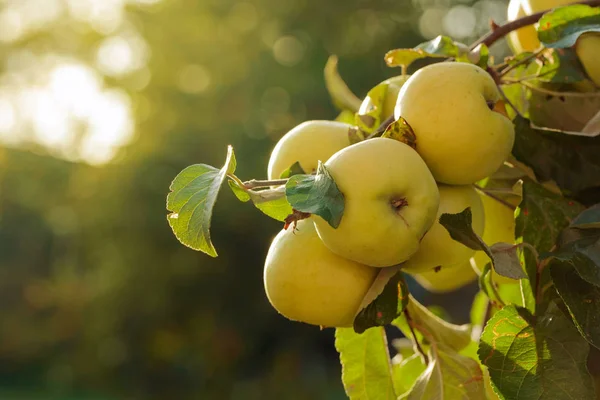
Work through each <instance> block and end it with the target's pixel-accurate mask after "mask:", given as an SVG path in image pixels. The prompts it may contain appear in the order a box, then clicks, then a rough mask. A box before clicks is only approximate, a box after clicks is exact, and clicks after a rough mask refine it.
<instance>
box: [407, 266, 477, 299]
mask: <svg viewBox="0 0 600 400" xmlns="http://www.w3.org/2000/svg"><path fill="white" fill-rule="evenodd" d="M413 276H414V278H415V279H416V281H417V282H419V285H421V286H423V287H424V288H425V289H427V290H428V291H430V292H431V293H448V292H453V291H455V290H458V289H460V288H461V287H463V286H466V285H468V284H469V283H471V282H473V281H474V280H475V279H477V274H476V273H475V271H473V268H472V267H471V264H470V263H469V262H468V261H467V262H466V263H465V264H462V265H460V266H458V267H449V268H448V267H442V268H441V269H440V270H439V271H437V272H436V270H434V269H432V270H429V271H425V272H421V273H419V274H414V275H413Z"/></svg>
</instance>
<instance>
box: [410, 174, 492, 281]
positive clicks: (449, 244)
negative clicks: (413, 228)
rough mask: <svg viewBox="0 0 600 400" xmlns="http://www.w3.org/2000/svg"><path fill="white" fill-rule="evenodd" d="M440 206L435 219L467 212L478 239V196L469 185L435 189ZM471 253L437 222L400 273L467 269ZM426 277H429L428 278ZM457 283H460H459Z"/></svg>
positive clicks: (480, 206) (481, 217)
mask: <svg viewBox="0 0 600 400" xmlns="http://www.w3.org/2000/svg"><path fill="white" fill-rule="evenodd" d="M438 189H439V192H440V206H439V208H438V212H437V219H439V217H440V216H441V215H442V214H456V213H459V212H461V211H463V210H464V209H465V208H467V207H470V208H471V215H472V217H473V219H472V224H471V226H472V227H473V230H474V231H475V233H477V234H478V235H481V234H483V232H484V230H483V227H484V220H485V216H484V211H483V204H482V203H481V199H480V198H479V195H478V194H477V192H476V191H475V189H474V188H473V186H471V185H463V186H449V185H441V184H440V185H439V187H438ZM474 253H475V250H473V249H470V248H468V247H467V246H465V245H463V244H461V243H459V242H457V241H456V240H454V239H452V238H451V237H450V234H449V233H448V230H446V228H444V226H443V225H442V224H440V223H439V222H435V223H434V224H433V226H432V227H431V229H429V231H428V232H427V233H426V234H425V236H424V237H423V239H422V240H421V246H420V247H419V251H417V252H416V253H415V254H414V255H413V256H412V257H411V258H410V259H408V261H406V262H405V263H404V264H403V265H402V270H403V271H406V272H409V273H416V272H426V271H427V272H429V271H432V270H433V269H435V268H438V267H442V269H443V270H444V271H445V270H446V269H451V268H452V267H458V266H462V265H469V259H470V258H471V256H472V255H473V254H474ZM428 276H432V274H429V275H428ZM458 281H461V282H462V281H463V279H459V280H457V282H458Z"/></svg>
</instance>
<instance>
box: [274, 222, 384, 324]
mask: <svg viewBox="0 0 600 400" xmlns="http://www.w3.org/2000/svg"><path fill="white" fill-rule="evenodd" d="M378 272H379V269H377V268H370V267H367V266H365V265H362V264H359V263H356V262H354V261H350V260H347V259H345V258H342V257H340V256H337V255H335V254H334V253H332V252H331V251H329V250H328V249H327V248H326V247H325V245H324V244H323V242H321V239H319V236H317V232H316V230H315V227H314V224H313V222H312V221H311V220H302V221H299V222H298V225H297V229H296V230H294V229H293V228H292V227H290V228H288V229H287V230H282V231H281V232H279V234H277V236H276V237H275V239H274V240H273V242H272V243H271V247H270V248H269V252H268V254H267V259H266V261H265V269H264V284H265V291H266V294H267V297H268V299H269V302H270V303H271V305H272V306H273V307H274V308H275V309H276V310H277V311H278V312H279V313H280V314H282V315H283V316H285V317H286V318H288V319H291V320H293V321H300V322H305V323H308V324H312V325H320V326H323V327H349V326H352V324H353V322H354V316H355V314H356V313H357V312H358V308H359V307H360V304H361V302H362V300H363V298H364V296H365V294H366V293H367V291H368V290H369V288H370V287H371V284H372V283H373V281H374V280H375V277H376V275H377V273H378Z"/></svg>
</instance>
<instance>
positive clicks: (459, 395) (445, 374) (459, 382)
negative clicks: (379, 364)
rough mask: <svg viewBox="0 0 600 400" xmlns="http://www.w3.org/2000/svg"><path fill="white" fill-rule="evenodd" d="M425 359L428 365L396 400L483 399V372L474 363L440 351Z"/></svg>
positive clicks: (450, 352) (453, 353) (470, 359)
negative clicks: (413, 383) (398, 399)
mask: <svg viewBox="0 0 600 400" xmlns="http://www.w3.org/2000/svg"><path fill="white" fill-rule="evenodd" d="M429 359H430V362H429V365H428V366H427V368H426V369H425V371H424V372H423V373H422V374H421V376H419V378H418V379H417V381H416V382H415V385H414V386H413V387H412V389H411V390H410V392H409V393H407V394H405V395H404V396H401V397H400V399H406V400H423V399H472V400H481V399H485V398H486V394H485V386H484V383H483V373H482V371H481V368H480V367H479V364H478V363H477V361H475V360H473V359H472V358H469V357H465V356H462V355H460V354H458V353H455V352H452V351H448V350H447V349H443V348H438V349H436V350H435V351H433V350H431V351H430V352H429Z"/></svg>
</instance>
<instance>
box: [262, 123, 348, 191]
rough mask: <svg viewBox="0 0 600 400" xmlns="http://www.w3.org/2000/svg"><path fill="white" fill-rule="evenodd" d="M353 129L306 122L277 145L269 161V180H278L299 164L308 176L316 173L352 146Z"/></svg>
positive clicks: (338, 124)
mask: <svg viewBox="0 0 600 400" xmlns="http://www.w3.org/2000/svg"><path fill="white" fill-rule="evenodd" d="M350 127H351V125H348V124H346V123H343V122H337V121H306V122H303V123H301V124H300V125H298V126H296V127H295V128H293V129H292V130H291V131H289V132H288V133H286V134H285V135H284V136H283V137H282V138H281V139H280V140H279V142H277V144H276V145H275V148H274V149H273V152H272V153H271V158H270V159H269V167H268V176H269V179H279V177H280V176H281V173H282V172H284V171H285V170H287V169H288V168H289V167H291V166H292V165H293V164H294V163H296V162H299V163H300V166H301V167H302V169H303V170H304V172H306V173H307V174H310V173H313V172H314V171H316V170H317V165H318V162H319V161H321V162H325V161H327V160H328V159H329V157H331V156H332V155H333V154H334V153H336V152H337V151H339V150H341V149H343V148H344V147H346V146H349V145H350V140H349V139H348V130H349V129H350Z"/></svg>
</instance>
